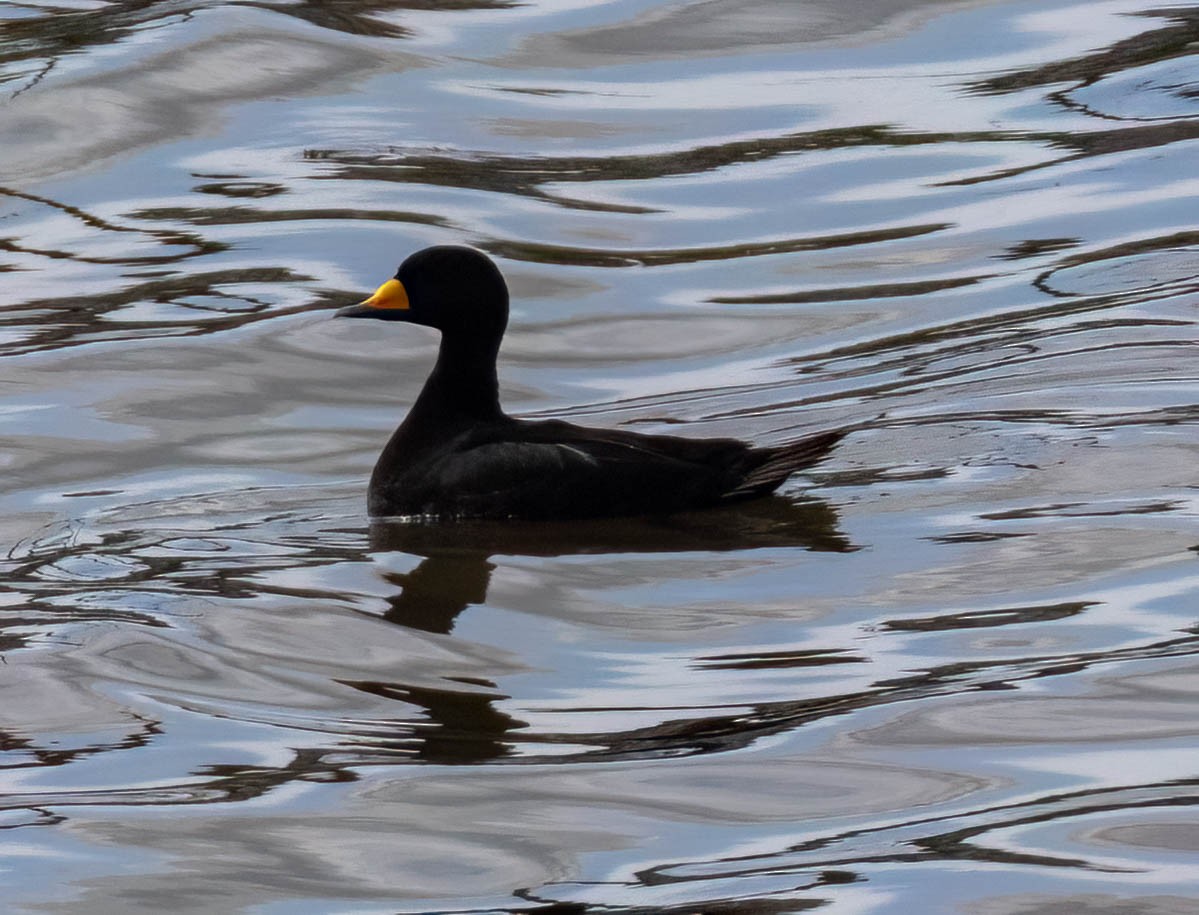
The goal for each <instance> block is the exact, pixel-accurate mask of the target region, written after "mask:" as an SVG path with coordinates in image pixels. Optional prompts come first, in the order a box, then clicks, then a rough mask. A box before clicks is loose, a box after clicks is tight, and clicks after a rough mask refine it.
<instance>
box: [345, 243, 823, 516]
mask: <svg viewBox="0 0 1199 915" xmlns="http://www.w3.org/2000/svg"><path fill="white" fill-rule="evenodd" d="M338 315H339V316H342V317H355V318H378V319H383V320H399V321H407V322H410V323H414V324H424V325H427V326H429V327H434V328H437V329H438V330H440V331H441V335H442V338H441V350H440V353H439V354H438V357H437V364H436V366H435V367H434V369H433V372H432V374H431V375H430V376H429V379H428V381H426V382H425V386H424V389H423V390H422V391H421V393H420V396H419V397H418V398H417V400H416V403H415V404H414V405H413V407H412V410H411V411H410V412H409V414H408V416H407V417H406V418H405V420H404V422H403V423H402V424H401V425H400V427H399V428H398V429H397V430H396V431H395V434H394V435H393V436H392V437H391V440H390V441H389V442H388V443H387V446H386V447H385V448H384V449H383V453H382V454H381V455H380V456H379V460H378V462H377V463H376V465H375V470H374V473H373V474H372V475H371V481H370V491H369V499H368V508H369V510H370V513H371V514H372V515H408V516H423V517H438V518H449V517H454V518H466V517H470V518H526V519H559V518H595V517H608V516H620V515H641V514H661V513H667V512H675V511H682V510H688V509H695V508H704V507H709V506H714V505H719V504H723V503H729V502H735V501H738V500H742V499H750V498H754V497H756V496H763V495H766V494H768V493H770V492H773V491H774V490H775V489H777V488H778V487H779V486H780V485H781V484H782V482H783V481H784V480H786V479H787V477H789V476H790V475H791V474H793V473H795V472H796V471H798V470H802V469H804V468H806V467H810V466H812V465H813V464H815V463H816V462H818V461H819V460H821V459H822V458H823V457H825V455H827V454H828V452H829V451H830V450H831V449H832V448H833V446H834V445H836V443H837V442H838V441H839V440H840V439H841V438H842V436H843V435H844V433H843V432H839V431H833V432H824V433H820V434H818V435H813V436H809V437H807V438H803V439H799V440H797V441H794V442H790V443H788V444H785V445H780V446H775V447H761V448H756V447H753V446H751V445H748V444H746V443H745V442H741V441H738V440H736V439H731V438H710V439H689V438H681V437H678V436H670V435H644V434H641V433H635V432H626V431H623V430H611V429H590V428H585V427H582V426H576V425H572V424H570V423H566V422H561V421H558V420H549V421H533V420H521V419H515V418H513V417H510V416H508V415H506V414H505V413H504V412H503V410H502V409H501V408H500V403H499V385H498V382H497V378H496V357H497V354H498V352H499V346H500V340H501V338H502V337H503V334H504V330H505V328H506V326H507V323H508V289H507V286H506V284H505V283H504V279H503V276H502V275H501V274H500V271H499V269H498V268H497V267H496V266H495V264H494V263H492V262H491V260H490V259H489V258H487V257H486V255H484V254H482V253H480V252H478V251H476V250H474V249H473V248H463V247H454V246H439V247H434V248H426V249H425V250H423V251H419V252H417V253H416V254H413V255H412V256H411V257H409V258H408V259H407V260H405V261H404V263H403V264H401V265H400V268H399V270H398V271H397V272H396V275H395V279H394V280H389V281H388V282H387V283H384V284H383V286H380V287H379V289H378V291H377V292H376V293H375V294H374V295H372V296H371V297H370V298H368V299H367V300H366V301H365V302H363V303H361V304H359V305H353V306H350V307H349V308H343V309H341V310H340V311H339V312H338Z"/></svg>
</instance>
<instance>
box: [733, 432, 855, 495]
mask: <svg viewBox="0 0 1199 915" xmlns="http://www.w3.org/2000/svg"><path fill="white" fill-rule="evenodd" d="M847 434H848V433H847V432H846V431H845V430H834V431H832V432H821V433H818V434H817V435H809V436H808V437H806V438H801V439H799V440H798V441H794V442H790V443H788V444H786V445H777V446H775V447H772V448H754V449H753V450H752V451H750V453H749V456H748V458H749V460H748V461H747V470H746V473H745V476H744V477H742V479H741V481H740V482H739V483H738V484H737V486H736V487H735V488H734V489H731V490H729V491H728V492H726V493H725V494H724V498H725V499H748V498H752V497H754V496H764V495H766V494H767V493H771V492H774V491H775V490H776V489H778V488H779V487H780V486H781V485H782V484H783V481H784V480H786V479H787V477H789V476H791V474H793V473H796V472H798V471H800V470H804V469H806V468H808V467H811V466H813V465H814V464H817V463H819V462H820V461H822V460H824V458H825V457H827V456H828V453H829V452H830V451H832V450H833V448H835V447H836V446H837V443H838V442H839V441H841V439H843V438H845V436H846V435H847Z"/></svg>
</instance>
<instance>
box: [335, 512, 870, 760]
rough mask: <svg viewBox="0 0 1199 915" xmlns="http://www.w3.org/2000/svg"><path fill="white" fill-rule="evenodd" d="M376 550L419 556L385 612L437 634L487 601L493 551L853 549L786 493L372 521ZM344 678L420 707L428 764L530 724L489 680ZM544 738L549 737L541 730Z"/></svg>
mask: <svg viewBox="0 0 1199 915" xmlns="http://www.w3.org/2000/svg"><path fill="white" fill-rule="evenodd" d="M370 545H371V550H372V551H373V552H403V553H407V554H409V555H413V556H419V557H421V561H420V563H419V564H418V565H417V566H416V567H415V568H414V569H412V570H411V571H409V572H403V573H395V572H393V573H388V574H387V575H386V576H385V577H386V580H387V581H389V582H390V583H392V584H394V585H395V586H396V588H397V591H396V593H395V594H394V595H393V596H392V597H390V598H389V599H388V603H389V604H390V607H389V609H388V610H387V612H386V614H385V618H386V619H387V620H389V621H390V622H393V623H397V624H399V625H402V626H406V627H409V628H413V629H420V630H423V631H425V632H430V633H436V634H441V635H446V634H449V633H450V632H452V631H453V628H454V624H455V621H456V620H457V618H458V616H459V614H461V613H462V612H463V611H464V610H466V608H467V607H470V606H474V605H476V604H482V603H484V602H485V601H486V599H487V588H488V585H489V583H490V578H491V573H492V570H493V569H495V567H496V566H495V563H494V562H492V557H493V556H497V555H505V556H547V557H549V556H571V555H587V554H592V555H599V554H613V553H615V554H624V553H627V554H639V553H640V554H644V553H685V552H730V551H736V550H753V549H762V548H768V547H769V548H777V547H794V548H798V549H807V550H817V551H832V552H848V551H851V550H853V549H855V547H854V546H853V545H852V544H851V543H850V541H849V539H848V538H847V537H846V536H845V535H844V534H843V533H842V532H841V531H840V530H839V529H838V517H837V513H836V511H835V510H834V509H833V507H832V506H831V505H829V504H828V503H827V502H824V501H823V500H819V499H811V498H808V499H804V500H801V501H791V500H788V499H784V498H781V497H775V498H769V499H762V500H758V501H755V502H749V503H743V504H741V505H737V506H731V507H729V508H726V509H719V510H709V511H703V512H693V513H686V514H677V515H670V516H664V517H646V518H606V519H602V520H595V521H574V522H552V523H547V522H503V523H501V522H494V521H492V522H459V523H454V524H411V523H403V522H399V521H376V522H374V523H373V524H372V525H371V528H370ZM346 685H349V686H353V687H354V688H356V689H361V690H363V691H364V692H369V693H372V694H374V695H377V696H383V697H387V698H395V699H399V700H401V701H403V702H405V703H408V704H410V705H415V706H418V707H420V708H422V709H423V710H424V712H425V714H426V715H427V717H428V726H427V727H421V728H418V729H417V730H416V732H415V733H414V734H413V735H412V736H414V737H415V738H416V741H415V746H413V745H412V740H411V737H410V738H409V740H408V741H407V743H408V746H409V748H410V749H411V750H412V751H414V753H415V756H416V757H417V758H419V759H422V760H424V761H427V762H438V763H443V764H444V763H451V764H452V763H470V762H482V761H485V760H488V759H495V758H498V757H502V756H505V755H508V754H509V753H510V752H511V743H512V741H513V738H514V737H515V735H513V734H512V732H514V731H517V730H520V729H522V728H524V727H526V724H525V723H524V722H522V721H519V720H517V719H516V718H514V717H512V716H511V715H508V714H506V713H505V712H503V711H502V710H500V709H499V708H497V707H496V706H495V702H496V701H497V700H500V699H505V698H507V697H506V696H503V695H502V694H501V693H500V692H499V690H498V688H497V686H496V684H494V683H491V682H473V681H472V682H471V683H469V684H467V683H464V684H463V688H461V689H456V688H454V686H453V684H449V683H447V686H446V688H445V689H430V688H428V687H423V686H422V687H417V686H413V685H410V684H404V683H399V682H390V683H386V682H365V681H362V682H350V683H347V684H346ZM543 736H544V735H543Z"/></svg>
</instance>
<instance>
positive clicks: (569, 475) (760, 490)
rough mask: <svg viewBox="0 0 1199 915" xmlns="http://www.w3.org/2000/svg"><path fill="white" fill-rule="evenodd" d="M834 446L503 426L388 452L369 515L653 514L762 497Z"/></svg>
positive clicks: (826, 439)
mask: <svg viewBox="0 0 1199 915" xmlns="http://www.w3.org/2000/svg"><path fill="white" fill-rule="evenodd" d="M840 438H841V435H840V434H839V433H825V434H822V435H817V436H812V437H810V438H807V439H802V440H800V441H798V442H794V443H791V444H789V445H784V446H780V447H775V448H752V447H750V446H749V445H747V444H745V443H744V442H740V441H737V440H735V439H728V438H718V439H686V438H679V437H676V436H664V435H642V434H638V433H632V432H624V431H619V430H602V429H588V428H583V427H580V426H574V425H571V424H569V423H564V422H559V421H545V422H532V421H524V420H515V419H511V418H509V417H503V418H502V419H500V420H497V421H494V422H488V423H484V424H478V425H475V426H472V427H471V428H469V429H468V430H466V431H463V432H461V433H458V434H456V435H454V436H452V437H448V438H447V439H446V440H445V441H443V442H439V443H437V444H436V445H435V446H433V447H429V448H424V449H422V450H421V453H418V454H414V455H405V454H404V453H403V452H402V451H392V450H391V449H388V450H386V451H385V452H384V454H383V456H382V457H381V458H380V462H379V465H378V466H377V467H376V468H375V473H374V476H373V477H372V479H371V488H370V512H371V514H373V515H416V516H437V517H475V518H528V519H558V518H561V519H565V518H591V517H602V516H612V515H640V514H659V513H667V512H674V511H683V510H687V509H694V508H703V507H707V506H711V505H716V504H719V503H721V502H727V501H733V500H737V499H743V498H751V497H754V496H759V495H764V494H766V493H768V492H771V491H773V490H774V489H776V488H777V487H778V486H779V485H780V484H781V483H782V482H783V480H785V479H786V478H787V477H788V476H790V475H791V474H792V473H794V472H795V471H797V470H800V469H802V468H804V467H807V466H810V465H812V464H814V463H815V462H816V461H818V460H820V459H821V458H822V457H824V455H825V454H827V453H828V451H829V450H830V449H831V448H832V447H833V445H835V444H836V442H837V441H838V440H839V439H840Z"/></svg>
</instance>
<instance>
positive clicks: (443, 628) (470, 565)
mask: <svg viewBox="0 0 1199 915" xmlns="http://www.w3.org/2000/svg"><path fill="white" fill-rule="evenodd" d="M837 525H838V517H837V513H836V510H835V509H834V508H833V507H832V506H831V505H829V503H827V502H825V501H824V500H822V499H814V498H807V499H804V500H802V501H791V500H788V499H785V498H782V497H773V498H769V499H759V500H756V501H753V502H746V503H742V504H739V505H735V506H730V507H729V508H724V509H715V510H707V511H699V512H689V513H680V514H675V515H667V516H662V517H644V518H602V519H597V520H594V521H558V522H531V521H528V522H524V521H522V522H495V521H467V522H458V523H454V524H410V523H403V522H397V521H385V520H379V521H375V522H373V523H372V525H371V528H370V544H371V550H372V551H373V552H402V553H409V554H411V555H414V556H420V557H422V560H421V562H420V564H419V565H418V566H417V567H416V568H415V569H413V570H412V571H410V572H405V573H391V574H389V575H388V576H386V577H387V580H388V581H390V582H391V583H393V584H395V585H397V586H398V587H399V588H400V590H399V592H398V593H397V594H396V595H395V596H394V597H392V598H390V599H389V601H388V602H389V603H390V604H391V609H390V610H389V611H388V612H387V614H386V617H387V619H389V620H391V621H392V622H394V623H399V624H401V625H404V626H409V627H412V628H414V629H423V630H424V631H426V632H436V633H442V634H444V633H449V632H450V631H452V630H453V627H454V621H455V619H456V618H457V616H458V614H460V613H461V612H462V611H463V610H465V609H466V608H467V607H469V606H472V605H474V604H480V603H483V602H484V601H485V600H486V599H487V585H488V583H489V581H490V578H491V571H492V569H494V568H495V565H494V564H493V563H492V562H491V557H492V556H496V555H504V556H578V555H588V554H590V555H599V554H607V553H630V554H632V553H687V552H720V553H724V552H732V551H736V550H755V549H763V548H767V547H796V548H799V549H807V550H816V551H822V552H842V553H844V552H849V551H851V550H853V549H855V547H854V546H853V544H851V543H850V541H849V539H848V538H847V537H846V536H845V534H843V533H842V532H841V531H840V530H839V529H838V527H837Z"/></svg>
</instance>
